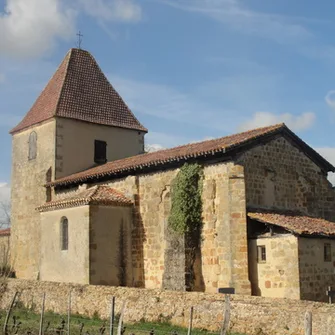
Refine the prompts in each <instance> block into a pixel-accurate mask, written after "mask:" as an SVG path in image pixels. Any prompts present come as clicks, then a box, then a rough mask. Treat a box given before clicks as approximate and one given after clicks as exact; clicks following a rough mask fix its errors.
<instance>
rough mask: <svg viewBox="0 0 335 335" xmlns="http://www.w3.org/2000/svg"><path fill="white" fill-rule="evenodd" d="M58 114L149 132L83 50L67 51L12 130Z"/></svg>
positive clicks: (12, 131) (18, 129)
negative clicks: (45, 84) (38, 94)
mask: <svg viewBox="0 0 335 335" xmlns="http://www.w3.org/2000/svg"><path fill="white" fill-rule="evenodd" d="M55 116H58V117H64V118H70V119H75V120H82V121H86V122H91V123H96V124H101V125H106V126H115V127H122V128H129V129H135V130H140V131H144V132H147V129H146V128H145V127H143V126H142V125H141V123H140V122H139V121H138V120H137V119H136V117H135V116H134V114H133V113H132V112H131V110H130V109H129V108H128V106H127V105H126V103H125V102H124V101H123V99H122V98H121V97H120V95H119V94H118V93H117V92H116V90H115V89H114V87H113V86H112V85H111V84H110V83H109V81H108V80H107V78H106V77H105V75H104V74H103V72H102V71H101V69H100V67H99V65H98V64H97V62H96V61H95V59H94V58H93V56H92V55H91V54H90V53H89V52H87V51H85V50H81V49H71V50H70V51H69V52H68V53H67V55H66V56H65V58H64V59H63V61H62V63H61V64H60V66H59V67H58V69H57V71H56V72H55V74H54V75H53V76H52V78H51V79H50V81H49V82H48V84H47V86H46V87H45V88H44V90H43V91H42V93H41V94H40V96H39V97H38V98H37V100H36V101H35V103H34V105H33V106H32V108H31V109H30V111H29V112H28V113H27V114H26V116H25V117H24V118H23V120H22V121H21V122H20V123H19V124H18V125H17V126H16V127H15V128H13V129H12V130H11V131H10V133H11V134H13V133H16V132H18V131H20V130H23V129H25V128H28V127H30V126H32V125H35V124H38V123H40V122H43V121H46V120H48V119H51V118H52V117H55Z"/></svg>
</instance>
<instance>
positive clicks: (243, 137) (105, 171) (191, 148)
mask: <svg viewBox="0 0 335 335" xmlns="http://www.w3.org/2000/svg"><path fill="white" fill-rule="evenodd" d="M279 134H281V135H283V136H285V137H287V138H288V139H289V140H290V141H291V142H293V143H294V144H295V145H296V146H297V147H298V148H299V149H300V150H302V151H303V152H304V153H305V154H306V155H307V156H308V157H309V158H310V159H311V160H313V161H314V162H315V164H317V165H318V166H320V168H321V169H322V170H324V171H335V167H334V166H333V165H332V164H330V163H329V162H328V161H327V160H326V159H324V158H323V157H322V156H321V155H320V154H318V153H317V152H316V151H315V150H314V149H313V148H311V147H310V146H309V145H308V144H306V143H305V142H304V141H303V140H301V139H300V138H299V137H298V136H297V135H295V134H294V133H293V132H292V131H291V130H289V129H288V128H287V127H286V125H285V124H283V123H281V124H277V125H273V126H269V127H263V128H257V129H253V130H250V131H247V132H243V133H238V134H234V135H230V136H226V137H222V138H218V139H214V140H208V141H203V142H198V143H192V144H187V145H183V146H178V147H175V148H171V149H166V150H160V151H157V152H153V153H148V154H141V155H137V156H133V157H129V158H124V159H121V160H117V161H112V162H108V163H106V164H104V165H100V166H97V167H94V168H91V169H88V170H84V171H82V172H79V173H75V174H72V175H70V176H67V177H63V178H61V179H58V180H55V181H53V182H51V183H48V184H47V185H46V186H63V185H69V184H78V183H82V182H86V181H90V180H93V179H98V180H99V179H100V178H105V177H108V176H117V175H121V174H127V173H132V172H136V171H142V170H144V169H145V170H146V171H148V170H150V169H154V168H155V169H157V168H158V169H159V168H160V167H161V168H163V167H167V166H169V165H172V164H173V163H178V162H185V161H188V160H190V159H198V158H202V157H213V156H214V155H217V154H221V155H222V156H228V155H231V154H232V153H233V152H234V150H248V149H250V148H251V147H254V146H256V145H258V144H260V143H261V142H262V141H265V140H270V139H272V138H273V137H274V136H277V135H279Z"/></svg>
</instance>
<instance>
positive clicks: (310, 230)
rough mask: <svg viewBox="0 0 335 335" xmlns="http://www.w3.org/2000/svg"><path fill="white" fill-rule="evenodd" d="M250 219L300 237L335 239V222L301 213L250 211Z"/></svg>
mask: <svg viewBox="0 0 335 335" xmlns="http://www.w3.org/2000/svg"><path fill="white" fill-rule="evenodd" d="M247 215H248V217H249V218H250V219H252V220H256V221H258V222H262V223H266V224H271V225H275V226H278V227H281V228H284V229H286V230H287V231H289V232H291V233H292V234H294V235H298V236H328V237H334V238H335V222H331V221H328V220H325V219H322V218H316V217H312V216H307V215H304V214H301V213H293V212H289V211H287V212H278V211H265V210H250V211H248V214H247Z"/></svg>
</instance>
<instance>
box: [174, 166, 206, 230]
mask: <svg viewBox="0 0 335 335" xmlns="http://www.w3.org/2000/svg"><path fill="white" fill-rule="evenodd" d="M202 176H203V173H202V167H201V166H200V165H199V164H187V163H186V164H185V165H184V166H183V167H182V168H181V169H180V171H179V172H178V174H177V176H176V178H175V180H174V181H173V183H172V188H171V201H172V207H171V212H170V217H169V221H168V222H169V226H170V227H171V228H172V229H173V230H174V231H175V232H177V233H180V234H185V233H196V232H199V231H200V230H201V226H202V200H201V193H202Z"/></svg>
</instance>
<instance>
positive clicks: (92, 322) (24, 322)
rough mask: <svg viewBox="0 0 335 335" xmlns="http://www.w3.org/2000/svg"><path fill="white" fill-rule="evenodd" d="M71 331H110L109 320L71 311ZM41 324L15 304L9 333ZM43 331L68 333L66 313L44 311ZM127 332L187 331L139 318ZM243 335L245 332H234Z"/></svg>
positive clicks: (79, 334) (21, 333)
mask: <svg viewBox="0 0 335 335" xmlns="http://www.w3.org/2000/svg"><path fill="white" fill-rule="evenodd" d="M5 318H6V312H5V311H1V310H0V327H1V332H2V329H3V327H4V321H5ZM70 320H71V321H70V334H71V335H109V331H110V330H109V326H110V325H109V320H108V321H107V320H101V319H99V318H98V317H93V318H87V317H83V316H79V315H71V319H70ZM117 326H118V323H117V320H116V321H115V325H114V328H113V329H114V335H116V333H117ZM39 327H40V315H38V314H36V313H34V312H32V311H30V310H28V309H24V308H20V309H18V308H15V309H14V310H13V313H12V314H11V316H10V319H9V323H8V327H7V331H8V334H9V335H15V334H18V335H29V334H31V335H38V333H39ZM43 334H45V335H67V316H64V315H59V314H55V313H52V312H46V313H45V314H44V322H43ZM123 334H124V335H131V334H134V335H145V334H146V335H165V334H166V335H177V334H178V335H186V334H187V329H186V328H182V327H177V326H173V325H171V324H169V323H166V322H165V323H164V322H163V323H149V322H140V323H136V324H124V329H123ZM206 334H216V335H217V334H219V332H216V333H211V332H209V331H207V330H204V329H193V330H192V335H206ZM231 335H242V334H231Z"/></svg>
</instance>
